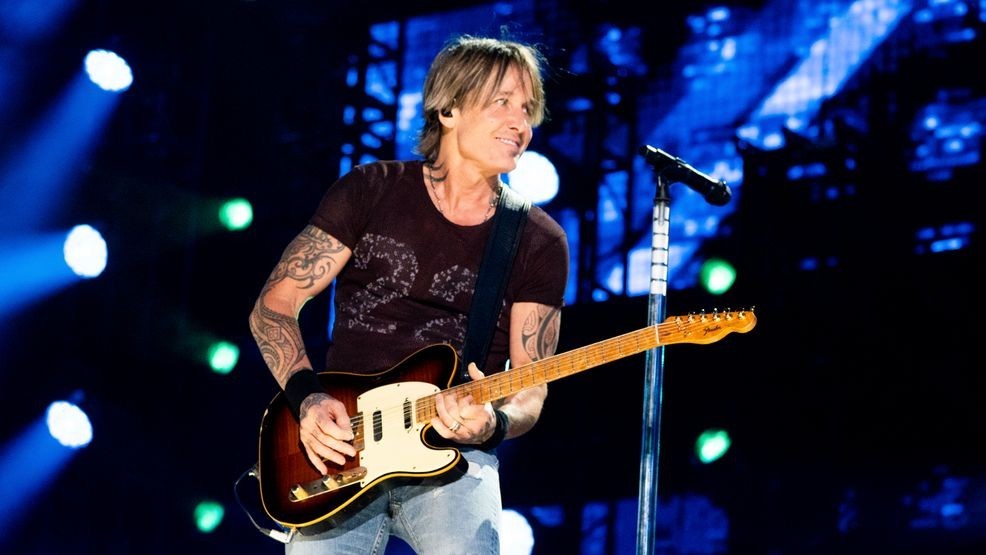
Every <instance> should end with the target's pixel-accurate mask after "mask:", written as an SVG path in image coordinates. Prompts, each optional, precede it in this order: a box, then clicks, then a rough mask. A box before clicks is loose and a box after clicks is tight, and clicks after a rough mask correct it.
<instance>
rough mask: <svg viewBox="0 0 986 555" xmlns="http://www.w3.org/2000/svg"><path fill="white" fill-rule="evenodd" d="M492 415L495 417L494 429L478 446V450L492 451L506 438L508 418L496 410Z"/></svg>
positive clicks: (508, 424) (508, 425)
mask: <svg viewBox="0 0 986 555" xmlns="http://www.w3.org/2000/svg"><path fill="white" fill-rule="evenodd" d="M493 413H494V414H495V415H496V429H495V430H493V435H491V436H490V438H489V439H487V440H486V441H484V442H483V443H480V444H479V445H478V448H479V449H482V450H483V451H492V450H493V449H495V448H496V446H497V445H500V444H501V443H503V440H504V439H505V438H506V437H507V428H509V427H510V417H508V416H507V413H505V412H503V411H502V410H500V409H496V410H495V411H493Z"/></svg>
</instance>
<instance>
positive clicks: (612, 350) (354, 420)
mask: <svg viewBox="0 0 986 555" xmlns="http://www.w3.org/2000/svg"><path fill="white" fill-rule="evenodd" d="M728 314H733V313H728ZM732 318H735V319H739V317H737V316H733V317H732ZM732 318H722V317H720V318H719V319H718V320H716V319H711V320H704V321H694V322H684V323H679V327H680V328H681V329H680V330H679V333H681V332H683V331H689V329H690V328H691V329H695V328H701V327H702V326H705V325H708V324H709V323H713V322H720V321H723V320H725V321H729V320H730V319H732ZM675 323H676V322H666V323H665V324H675ZM665 324H660V325H659V327H660V326H661V325H665ZM649 330H650V327H647V328H643V329H641V330H636V331H633V332H630V333H628V334H624V335H625V336H632V335H633V334H635V333H640V332H644V333H646V332H647V331H649ZM730 331H732V330H730ZM723 335H725V334H723ZM623 337H624V336H618V337H614V338H612V339H613V340H619V339H621V338H623ZM589 347H592V345H589V346H587V347H584V348H583V349H585V348H589ZM638 347H639V346H633V350H634V352H632V353H627V354H624V353H623V345H622V344H620V343H619V342H617V344H616V345H608V346H606V347H604V348H602V349H601V351H602V352H601V353H600V354H599V355H597V356H595V357H589V356H588V355H586V357H585V358H586V363H585V364H586V365H585V366H584V367H583V369H588V368H591V367H595V366H599V365H602V364H606V363H608V362H612V361H615V360H618V359H620V358H624V357H626V356H630V355H632V354H639V353H640V352H642V351H640V350H638ZM645 350H646V349H645ZM578 351H579V349H576V350H575V351H569V352H567V353H561V354H560V355H558V356H559V357H565V358H576V357H574V356H571V355H574V354H575V353H577V352H578ZM566 355H569V356H566ZM609 355H615V356H614V357H613V358H609ZM589 358H592V359H596V360H593V361H591V362H590V361H589ZM545 360H547V359H545ZM544 362H545V361H544V360H542V361H537V363H539V364H543V365H544V366H545V371H547V370H548V369H549V366H552V365H548V364H544ZM565 362H568V364H567V365H568V366H571V362H573V361H565V360H563V359H559V360H558V361H556V363H555V364H553V366H555V367H556V368H555V371H556V373H557V371H558V370H559V368H557V367H558V366H561V365H562V364H563V363H565ZM592 363H594V364H592ZM527 366H528V365H525V366H519V367H517V368H514V369H513V370H514V371H522V370H524V369H525V368H526V367H527ZM542 374H543V378H544V381H543V382H541V383H547V382H548V381H551V380H549V379H548V376H547V374H545V373H544V372H542ZM568 375H571V372H569V373H565V374H562V375H556V376H555V379H557V378H558V377H565V376H568ZM498 376H499V379H500V380H504V379H505V380H506V381H508V382H510V381H512V380H513V378H514V377H515V376H514V373H513V372H512V373H511V374H510V377H505V376H504V375H503V374H493V375H491V376H490V378H497V377H498ZM521 380H523V377H521ZM470 385H472V384H461V385H458V386H454V387H451V388H449V389H445V390H443V391H442V393H450V392H455V391H457V390H459V391H464V390H467V389H469V386H470ZM501 389H502V388H501ZM434 399H435V396H434V395H428V396H425V397H421V398H419V399H417V400H415V401H412V403H411V407H409V408H407V409H405V407H404V403H403V402H402V403H401V404H400V405H394V406H390V407H385V408H383V409H382V410H379V411H376V410H375V411H373V412H372V414H376V413H377V412H380V414H381V420H383V419H387V420H389V419H390V418H391V417H392V416H393V415H395V414H398V413H399V414H401V415H402V416H403V415H404V414H405V413H410V414H411V415H412V419H413V420H412V421H414V420H416V419H417V415H416V412H418V410H419V409H424V410H425V411H427V412H428V413H429V414H435V415H436V416H437V414H438V413H437V409H436V403H435V400H434ZM420 403H424V404H423V405H422V404H420ZM363 415H364V413H358V414H356V415H353V416H350V424H351V425H352V426H353V427H354V428H355V427H358V426H360V425H362V423H363V418H364V416H363ZM365 435H366V433H365V432H364V436H365Z"/></svg>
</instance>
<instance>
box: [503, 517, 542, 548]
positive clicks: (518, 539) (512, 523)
mask: <svg viewBox="0 0 986 555" xmlns="http://www.w3.org/2000/svg"><path fill="white" fill-rule="evenodd" d="M533 549H534V529H533V528H531V524H530V523H529V522H527V519H526V518H524V515H522V514H520V513H518V512H517V511H514V510H512V509H504V510H503V512H501V513H500V551H501V552H503V553H516V554H517V555H529V554H530V553H531V552H532V551H533Z"/></svg>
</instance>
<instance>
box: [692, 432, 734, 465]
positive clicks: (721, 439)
mask: <svg viewBox="0 0 986 555" xmlns="http://www.w3.org/2000/svg"><path fill="white" fill-rule="evenodd" d="M731 444H732V440H731V439H729V432H727V431H726V430H722V429H709V430H705V431H704V432H702V433H701V434H699V436H698V439H696V440H695V456H697V457H698V460H700V461H702V463H704V464H709V463H711V462H713V461H716V460H718V459H720V458H722V456H723V455H725V454H726V451H729V446H730V445H731Z"/></svg>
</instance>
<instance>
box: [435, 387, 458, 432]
mask: <svg viewBox="0 0 986 555" xmlns="http://www.w3.org/2000/svg"><path fill="white" fill-rule="evenodd" d="M450 398H451V399H453V400H454V399H455V396H454V395H451V396H446V395H442V394H441V393H439V394H437V395H435V410H436V411H438V417H439V418H441V419H442V422H448V423H450V424H451V422H452V421H453V420H454V419H453V418H452V415H451V413H449V407H448V406H447V403H448V401H449V400H450Z"/></svg>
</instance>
